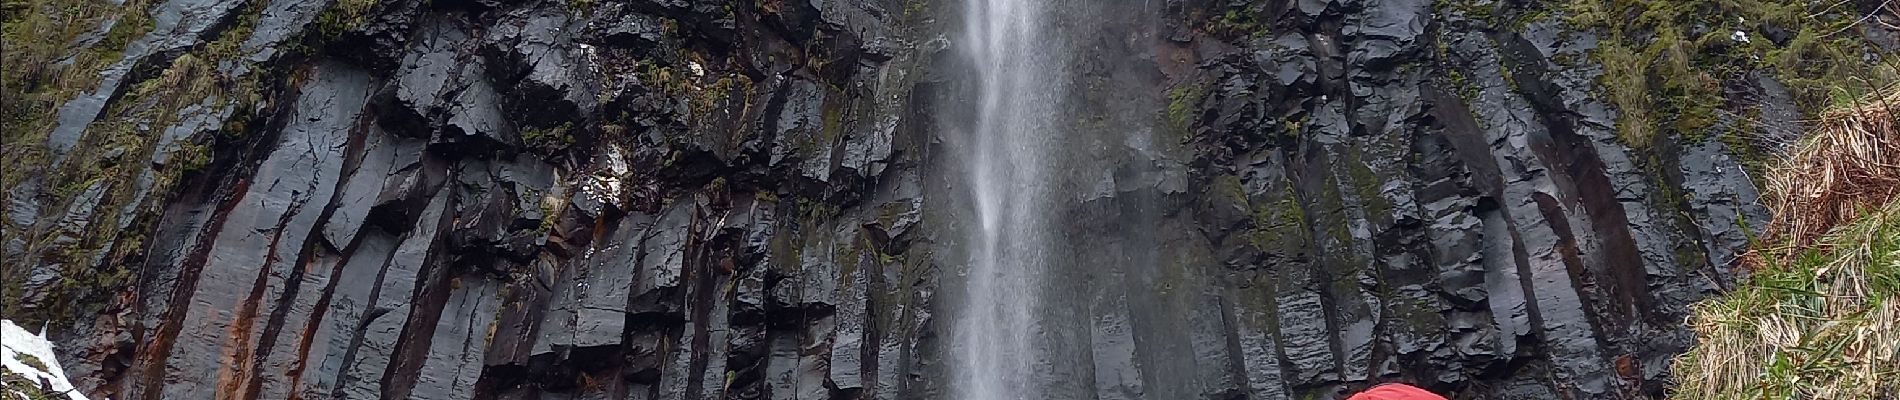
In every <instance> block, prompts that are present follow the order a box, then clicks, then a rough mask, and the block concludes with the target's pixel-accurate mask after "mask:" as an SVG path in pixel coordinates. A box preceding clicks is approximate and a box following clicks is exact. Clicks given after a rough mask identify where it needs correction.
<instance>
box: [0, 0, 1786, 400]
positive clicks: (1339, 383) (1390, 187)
mask: <svg viewBox="0 0 1900 400" xmlns="http://www.w3.org/2000/svg"><path fill="white" fill-rule="evenodd" d="M258 1H261V0H258ZM1212 3H1221V2H1204V1H1153V2H1146V1H1111V2H1099V3H1096V2H1080V1H1079V0H1076V1H1069V2H1067V3H1064V4H1065V5H1067V6H1073V7H1074V10H1075V11H1074V15H1075V17H1074V18H1076V20H1078V21H1079V20H1083V19H1088V20H1091V21H1095V20H1104V21H1109V22H1103V23H1101V24H1099V25H1087V24H1080V25H1077V26H1067V25H1065V27H1064V28H1062V29H1063V31H1062V32H1063V34H1064V35H1067V39H1066V41H1065V42H1064V43H1067V44H1070V45H1075V46H1077V47H1079V48H1082V49H1084V50H1080V51H1078V52H1077V54H1078V56H1077V57H1078V58H1079V60H1078V61H1077V62H1076V63H1075V64H1076V65H1078V66H1080V67H1078V68H1077V69H1078V70H1077V71H1076V73H1075V78H1074V80H1075V82H1073V85H1072V86H1074V87H1076V88H1080V89H1078V92H1079V93H1078V94H1077V96H1080V97H1081V98H1082V100H1080V101H1078V104H1077V105H1076V110H1075V114H1076V116H1077V117H1076V118H1075V119H1076V123H1075V126H1074V127H1070V128H1067V129H1066V130H1065V133H1064V135H1065V136H1064V138H1063V139H1061V140H1060V141H1059V144H1060V148H1061V149H1063V150H1061V151H1059V153H1061V154H1060V157H1061V158H1062V159H1063V160H1064V161H1067V162H1070V163H1071V164H1072V166H1071V167H1067V168H1068V169H1066V170H1065V171H1066V172H1065V173H1066V174H1067V175H1065V176H1067V177H1068V178H1065V179H1064V180H1061V181H1056V182H1050V185H1051V186H1052V187H1055V188H1059V189H1060V190H1062V191H1064V192H1066V193H1071V194H1073V196H1071V198H1070V199H1069V200H1070V201H1066V202H1065V203H1066V205H1064V206H1062V207H1061V208H1060V209H1056V210H1050V213H1051V215H1054V216H1055V217H1053V218H1052V220H1054V221H1058V222H1057V225H1058V226H1059V227H1060V229H1061V230H1062V232H1061V233H1062V235H1061V236H1062V237H1064V238H1065V239H1063V243H1062V244H1063V248H1065V249H1069V250H1066V251H1065V252H1064V253H1063V254H1058V255H1053V256H1052V258H1054V259H1056V260H1055V261H1052V265H1053V266H1052V268H1051V270H1052V271H1053V272H1052V274H1055V275H1056V277H1057V278H1059V279H1051V282H1056V283H1054V284H1052V285H1054V286H1056V287H1053V288H1051V289H1050V292H1051V293H1056V294H1055V295H1054V296H1058V297H1059V298H1057V299H1054V300H1051V301H1050V304H1051V306H1050V307H1049V310H1047V313H1048V314H1049V316H1048V318H1047V321H1048V322H1047V326H1046V327H1044V328H1046V329H1044V334H1046V335H1049V338H1050V340H1052V341H1053V342H1054V343H1059V344H1058V345H1055V346H1052V347H1053V348H1051V349H1048V351H1049V354H1050V356H1049V357H1048V359H1046V360H1042V361H1040V364H1039V367H1038V369H1037V371H1038V373H1039V374H1043V375H1044V376H1038V377H1037V378H1038V379H1039V380H1042V381H1048V382H1052V388H1051V393H1053V394H1060V395H1061V397H1064V398H1101V399H1242V398H1244V399H1295V398H1299V399H1304V398H1339V397H1343V395H1344V394H1345V393H1348V392H1349V391H1350V390H1355V389H1359V388H1363V387H1367V386H1369V385H1372V384H1376V383H1380V382H1388V381H1405V382H1411V383H1414V384H1419V385H1421V386H1426V387H1429V388H1432V389H1434V390H1438V391H1441V392H1444V393H1454V394H1457V395H1459V396H1460V397H1459V398H1495V399H1531V398H1540V399H1541V398H1631V397H1635V398H1643V397H1657V396H1660V395H1661V393H1662V388H1663V385H1664V384H1666V382H1668V380H1669V379H1670V377H1669V376H1668V375H1667V374H1668V363H1669V360H1670V359H1671V358H1672V357H1674V356H1675V355H1676V354H1678V353H1679V352H1681V351H1682V350H1683V349H1685V348H1686V347H1687V346H1688V345H1689V344H1690V343H1689V340H1690V339H1689V338H1690V336H1689V334H1688V333H1687V332H1686V330H1685V328H1684V327H1682V326H1681V324H1680V322H1681V321H1682V320H1683V317H1684V316H1685V315H1686V314H1685V313H1686V312H1687V307H1688V305H1690V304H1692V303H1693V302H1694V301H1696V300H1699V299H1702V298H1704V297H1707V296H1709V295H1710V294H1712V293H1715V292H1717V291H1719V290H1720V289H1721V288H1723V287H1726V286H1727V285H1728V284H1730V282H1732V281H1733V280H1734V279H1736V276H1735V275H1736V272H1735V271H1734V264H1735V263H1736V261H1735V260H1736V253H1737V252H1738V251H1740V250H1741V249H1742V248H1743V247H1745V246H1746V244H1747V241H1748V240H1749V237H1751V235H1752V234H1753V231H1751V230H1752V229H1758V228H1759V227H1760V226H1761V224H1762V221H1763V220H1764V219H1765V216H1766V214H1765V211H1764V210H1763V209H1762V207H1761V206H1760V205H1759V201H1758V200H1757V199H1756V196H1757V191H1756V188H1755V183H1754V182H1753V181H1751V180H1750V177H1749V175H1748V173H1747V171H1746V170H1745V169H1744V164H1745V163H1744V162H1743V160H1741V158H1742V157H1746V154H1751V153H1748V152H1746V151H1739V150H1737V149H1731V148H1729V147H1728V146H1729V145H1727V144H1724V143H1723V142H1722V141H1718V140H1700V141H1696V140H1689V139H1686V138H1685V139H1681V140H1670V141H1665V142H1664V143H1661V144H1657V145H1654V146H1650V147H1647V148H1634V147H1631V146H1626V145H1624V144H1623V143H1621V142H1620V141H1619V140H1618V138H1617V137H1616V134H1615V133H1614V129H1613V128H1614V127H1615V126H1616V124H1617V123H1618V119H1617V112H1618V111H1617V110H1615V109H1614V108H1613V107H1610V106H1609V105H1607V104H1606V103H1605V102H1604V101H1603V100H1601V99H1600V97H1601V96H1600V92H1599V91H1598V90H1597V88H1596V87H1595V85H1596V84H1597V82H1598V79H1597V78H1598V77H1599V76H1600V74H1602V67H1600V66H1596V65H1592V64H1591V62H1590V61H1588V60H1589V59H1590V58H1589V57H1588V52H1589V51H1590V48H1591V47H1590V46H1591V44H1590V43H1593V42H1594V40H1595V39H1594V38H1593V37H1591V36H1590V35H1589V34H1588V33H1584V32H1578V31H1573V30H1570V29H1568V28H1566V27H1564V26H1563V25H1562V20H1561V18H1557V17H1548V18H1543V19H1535V20H1533V21H1530V22H1527V23H1522V24H1514V25H1512V26H1490V25H1487V24H1485V23H1483V22H1480V21H1476V20H1472V19H1467V16H1465V15H1464V14H1462V13H1450V12H1447V11H1446V10H1436V9H1434V3H1433V2H1429V1H1424V0H1402V1H1372V0H1334V1H1289V2H1254V3H1259V4H1245V5H1226V4H1212ZM1232 3H1242V2H1232ZM305 4H314V3H308V2H283V1H270V2H262V3H259V4H258V5H248V3H245V2H235V1H203V0H194V1H186V0H175V1H171V2H165V3H163V5H161V6H158V7H157V8H154V9H153V13H154V15H155V16H156V17H157V18H156V20H157V27H158V28H159V29H156V30H154V32H155V33H154V34H151V35H147V36H146V37H144V38H141V39H139V40H137V41H134V42H133V43H132V44H131V45H130V47H129V48H128V49H127V51H126V52H125V54H124V57H125V60H124V61H122V62H120V63H118V64H115V65H114V66H113V68H112V69H111V70H108V71H107V75H106V77H105V79H104V80H103V81H104V82H103V83H102V85H101V86H100V87H98V88H94V90H91V91H89V92H87V93H81V94H80V95H79V96H80V97H79V98H77V99H74V100H72V101H70V102H68V103H66V106H65V108H64V109H62V110H61V113H60V118H59V122H60V123H59V124H58V126H55V127H48V128H49V129H51V130H52V135H51V136H49V139H48V143H47V144H46V145H45V146H46V147H47V149H48V150H49V151H51V152H52V154H55V155H63V154H65V153H67V152H69V151H71V150H72V149H74V148H75V147H76V146H78V144H80V143H87V142H86V141H84V140H82V138H83V137H84V136H85V135H91V134H94V133H92V132H94V131H97V129H94V130H90V131H89V130H88V129H87V126H88V124H91V123H93V122H95V120H105V119H110V118H117V116H114V115H107V114H102V113H103V110H107V109H110V108H109V107H108V106H111V105H113V102H115V101H119V100H117V99H119V98H121V97H122V96H120V94H121V93H122V92H124V91H126V90H127V89H126V88H127V87H131V86H132V85H135V84H137V83H139V81H143V80H149V79H154V78H153V77H151V76H146V75H150V74H144V73H142V72H139V71H140V68H145V67H141V66H144V65H151V64H161V65H162V64H166V63H170V62H171V61H170V60H171V59H173V58H177V57H178V52H179V51H180V50H179V49H183V48H188V47H191V46H194V45H199V44H203V43H202V42H204V41H205V40H206V39H209V38H211V37H214V36H215V34H216V33H217V32H218V31H219V30H220V29H227V28H228V27H227V26H226V25H227V24H221V23H219V21H229V20H232V19H234V18H238V17H237V16H236V15H235V14H232V13H245V12H274V13H279V14H284V18H276V17H270V18H264V19H262V20H260V21H268V22H267V23H263V24H261V25H260V26H258V27H257V28H256V29H255V31H254V32H250V33H249V36H248V39H247V40H246V41H243V43H244V46H243V48H242V49H243V52H242V53H243V54H242V55H241V57H240V58H239V59H236V60H224V61H226V63H224V64H220V65H221V66H220V67H219V68H218V69H217V70H218V71H223V72H225V73H229V74H236V75H237V76H238V77H252V78H257V79H260V80H261V82H263V83H262V84H260V86H259V87H260V88H259V89H258V90H256V92H255V93H254V94H255V96H248V97H247V96H236V95H232V96H218V97H210V98H206V99H205V100H204V101H202V102H193V103H192V104H193V106H192V107H191V108H188V109H187V110H188V111H189V112H187V113H183V114H184V115H187V116H188V117H184V118H179V119H175V120H163V121H165V122H167V123H168V126H157V127H153V129H157V130H162V131H163V133H162V139H160V140H163V142H162V143H163V145H161V146H160V147H161V148H162V149H163V150H159V151H155V152H153V154H151V155H150V160H149V162H147V161H146V160H140V161H138V162H145V163H146V164H147V165H144V166H143V167H142V168H144V169H145V172H146V173H145V174H143V175H137V176H145V177H146V178H145V179H146V180H141V181H137V182H143V183H134V184H130V187H132V188H133V189H137V190H132V191H129V192H127V193H134V194H132V195H129V198H130V199H131V200H126V199H127V197H128V195H126V194H125V193H122V192H123V191H121V190H119V187H117V186H106V185H102V184H94V185H92V186H74V187H73V188H72V189H57V188H53V187H48V186H45V185H47V184H46V183H42V182H40V181H39V180H28V181H26V183H23V184H21V185H18V187H14V188H6V189H7V190H8V191H9V192H10V193H16V195H12V196H10V197H9V201H8V202H7V205H6V208H7V210H6V213H5V215H6V218H7V220H8V223H9V226H20V227H26V228H21V230H14V231H11V232H26V233H27V235H26V237H20V236H14V235H10V237H8V238H7V240H6V242H5V252H6V253H5V254H6V257H7V259H8V260H25V261H27V264H28V266H26V267H19V266H8V268H7V269H6V272H7V279H10V280H19V281H21V282H24V284H23V286H22V287H23V288H24V289H22V290H21V291H20V292H18V293H8V296H9V297H8V298H7V299H6V300H7V301H10V302H12V301H17V302H22V303H25V304H27V305H28V309H36V308H33V307H41V304H42V303H46V304H51V303H55V302H60V301H66V302H72V301H75V300H71V299H74V298H82V299H88V300H90V301H92V303H87V305H86V306H84V307H79V308H77V310H80V311H82V313H81V314H79V315H74V316H70V318H69V319H64V320H55V321H51V322H52V323H53V324H54V326H55V327H56V329H55V331H56V332H55V338H56V339H58V340H59V341H60V342H61V346H60V349H62V351H67V352H70V353H71V354H66V355H63V357H62V360H61V361H62V364H65V365H68V366H69V368H68V371H70V372H71V373H72V375H73V376H74V378H75V382H76V383H77V384H79V385H80V386H81V387H82V389H84V390H86V391H87V392H88V393H94V394H97V395H99V396H100V397H110V398H123V399H161V398H246V399H249V398H257V399H278V398H298V399H316V398H351V399H356V398H408V399H464V398H476V399H534V398H541V399H609V398H611V399H712V398H739V399H788V400H789V399H916V398H950V397H951V394H952V393H954V387H953V385H954V382H953V381H952V380H951V379H950V378H949V376H951V373H952V371H947V370H946V369H945V365H946V364H945V363H944V358H945V357H946V354H948V353H950V352H954V351H956V349H953V348H949V346H950V343H953V342H952V341H948V340H945V339H946V337H945V335H947V334H949V332H951V330H950V329H948V324H951V323H955V320H956V317H957V315H958V312H959V311H958V310H956V305H957V304H958V301H957V300H958V299H957V297H958V296H959V295H960V293H961V292H960V288H961V287H960V283H959V282H958V280H959V279H960V274H961V273H962V272H963V271H964V269H965V267H964V264H965V263H966V260H964V256H963V254H964V252H963V250H962V249H961V248H960V247H959V246H960V245H961V244H960V243H958V240H956V238H957V236H956V235H955V232H957V229H962V228H960V227H959V224H966V223H969V222H968V221H967V219H968V215H967V214H968V213H969V211H967V207H966V206H967V202H968V201H969V199H968V198H967V197H968V193H966V192H965V189H964V187H965V185H963V182H962V180H964V179H968V177H967V176H966V175H967V174H965V173H964V172H963V171H961V170H960V169H959V168H960V164H959V163H961V162H964V160H959V159H958V157H959V154H961V153H960V152H959V151H957V150H958V149H960V147H959V146H963V145H965V144H964V143H962V141H963V140H965V138H963V137H962V133H960V132H959V131H957V129H956V128H957V127H958V126H959V125H958V122H959V121H962V120H964V119H968V118H970V116H969V115H968V114H969V110H968V102H969V101H972V98H971V96H970V94H971V93H972V90H973V89H972V88H970V87H968V86H969V84H968V83H967V82H964V81H962V80H960V78H959V76H960V75H959V74H962V73H964V71H965V70H967V69H969V66H968V65H964V64H963V63H966V61H962V60H960V59H959V58H958V56H957V55H956V51H958V47H957V46H956V45H955V44H954V43H951V42H953V41H952V40H949V39H946V38H947V37H955V35H949V34H947V33H948V32H953V31H954V30H955V29H956V28H955V27H956V24H955V22H956V19H957V18H960V17H959V15H961V9H960V5H959V4H956V3H954V2H916V1H910V2H905V1H895V0H890V1H886V0H825V1H764V2H733V3H732V4H726V3H721V2H704V1H685V0H630V1H609V0H598V1H575V2H558V1H540V2H537V1H473V2H454V1H451V2H434V3H430V2H422V1H415V0H385V1H381V2H376V3H375V4H374V5H372V6H369V7H368V8H366V9H364V10H357V11H354V12H358V13H362V14H361V15H359V16H360V18H353V19H348V21H350V23H351V24H353V25H349V26H342V27H338V26H330V25H326V24H334V23H338V22H335V21H336V18H334V17H332V16H328V15H326V14H322V13H325V12H336V10H328V11H326V10H319V9H316V8H317V7H314V6H307V5H305ZM247 7H248V8H247ZM1223 7H1228V8H1223ZM186 9H190V10H205V13H183V12H182V11H180V10H186ZM1228 9H1234V10H1242V11H1240V12H1244V13H1247V14H1248V15H1251V16H1250V17H1248V18H1250V20H1251V21H1255V23H1256V24H1259V29H1258V32H1250V33H1249V34H1248V35H1243V36H1244V37H1233V36H1234V35H1227V34H1216V33H1211V32H1213V30H1210V29H1203V27H1204V25H1205V24H1206V18H1203V17H1202V16H1204V15H1220V14H1221V13H1222V11H1221V10H1228ZM260 10H261V11H260ZM1111 16H1112V17H1113V18H1111ZM1105 60H1106V61H1105ZM1454 76H1455V77H1456V78H1453V77H1454ZM1742 84H1745V85H1750V86H1749V87H1748V88H1746V89H1748V90H1740V91H1737V93H1740V94H1738V96H1746V97H1747V98H1745V99H1742V100H1741V101H1737V102H1736V104H1756V106H1758V107H1760V108H1761V110H1760V111H1761V115H1763V116H1764V118H1761V119H1760V120H1759V121H1755V120H1738V121H1731V125H1732V126H1731V127H1730V128H1731V129H1757V130H1766V131H1772V132H1786V131H1789V130H1794V129H1797V128H1796V126H1797V125H1798V123H1797V122H1796V119H1797V118H1798V115H1799V113H1798V110H1793V109H1792V107H1793V106H1792V105H1791V104H1788V101H1787V99H1786V97H1787V94H1786V93H1785V92H1786V89H1785V88H1783V87H1782V85H1781V84H1780V83H1778V82H1776V81H1775V80H1774V78H1773V77H1772V76H1770V75H1766V74H1763V75H1759V76H1755V77H1753V78H1752V79H1750V80H1749V82H1743V83H1742ZM134 106H142V107H151V106H150V105H149V104H144V105H134ZM1748 124H1759V125H1760V126H1749V125H1748ZM200 145H202V146H207V147H209V148H210V149H211V151H210V152H209V154H207V155H205V156H206V157H208V158H209V160H206V163H205V165H204V166H203V167H202V168H203V169H201V170H194V171H195V172H192V173H188V174H183V175H177V176H178V177H177V178H176V179H175V181H173V180H169V179H167V180H163V181H165V182H169V183H166V184H154V183H150V182H149V181H151V180H154V179H158V178H155V177H158V176H169V175H166V174H177V172H176V171H175V170H172V169H169V168H172V167H170V165H173V164H174V163H176V162H177V161H176V160H175V159H176V158H178V157H181V156H180V155H181V154H184V153H182V152H175V151H174V150H175V148H179V147H183V146H200ZM136 157H144V155H143V154H139V155H136ZM69 162H76V161H66V160H58V161H55V164H60V163H69ZM53 190H71V191H73V193H75V195H74V196H71V197H72V199H73V200H71V201H68V202H64V203H60V204H41V203H38V202H35V201H33V199H36V198H43V197H45V196H44V195H35V194H36V193H39V194H43V193H49V192H50V191H53ZM102 204H103V205H102ZM101 224H104V225H101ZM115 228H116V229H118V230H122V231H128V232H138V233H137V234H136V235H133V234H126V235H125V236H122V237H121V236H114V237H113V238H115V239H109V240H99V239H93V238H92V237H91V236H87V234H86V233H85V232H89V231H93V230H99V229H115ZM9 264H14V263H11V262H10V263H9ZM104 265H130V266H132V267H130V268H131V272H130V273H129V276H128V277H127V278H125V279H124V280H121V281H104V282H107V283H104V284H102V285H105V286H102V287H88V288H79V289H75V288H72V287H67V286H62V285H63V283H62V282H61V280H62V279H63V278H62V277H63V276H66V275H68V274H69V272H70V271H81V270H83V269H84V268H98V267H99V266H104ZM60 290H85V291H87V292H85V293H86V294H87V296H81V297H75V296H62V295H59V294H60V292H59V291H60ZM62 299H64V300H62ZM51 307H52V306H50V305H47V306H44V307H43V309H52V308H51Z"/></svg>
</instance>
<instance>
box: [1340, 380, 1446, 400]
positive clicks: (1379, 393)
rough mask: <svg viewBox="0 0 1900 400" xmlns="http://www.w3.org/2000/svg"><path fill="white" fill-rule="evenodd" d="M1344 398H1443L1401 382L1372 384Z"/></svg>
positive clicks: (1441, 399)
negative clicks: (1368, 387) (1369, 387)
mask: <svg viewBox="0 0 1900 400" xmlns="http://www.w3.org/2000/svg"><path fill="white" fill-rule="evenodd" d="M1346 400H1445V397H1444V396H1439V395H1436V394H1432V392H1427V391H1425V389H1419V388H1416V387H1412V385H1407V384H1403V383H1387V384H1384V385H1379V386H1373V387H1372V388H1371V389H1366V391H1364V392H1359V394H1355V395H1352V397H1347V398H1346Z"/></svg>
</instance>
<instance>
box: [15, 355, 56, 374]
mask: <svg viewBox="0 0 1900 400" xmlns="http://www.w3.org/2000/svg"><path fill="white" fill-rule="evenodd" d="M17 359H18V360H20V363H21V364H26V366H28V367H33V369H36V370H39V371H40V372H51V371H52V369H48V368H46V362H45V361H41V360H40V358H39V357H35V356H33V355H32V354H20V355H19V356H18V358H17Z"/></svg>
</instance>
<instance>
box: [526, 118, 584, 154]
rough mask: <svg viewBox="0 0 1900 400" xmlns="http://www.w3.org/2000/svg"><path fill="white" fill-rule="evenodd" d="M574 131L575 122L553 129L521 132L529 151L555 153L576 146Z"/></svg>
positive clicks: (532, 129)
mask: <svg viewBox="0 0 1900 400" xmlns="http://www.w3.org/2000/svg"><path fill="white" fill-rule="evenodd" d="M573 131H574V123H573V122H564V123H561V125H559V126H555V127H551V128H539V127H534V128H528V129H524V130H522V131H521V143H522V144H523V145H526V146H528V148H529V149H535V150H540V151H547V152H553V151H556V150H560V149H564V148H567V146H572V145H574V133H573Z"/></svg>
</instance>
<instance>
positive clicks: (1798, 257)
mask: <svg viewBox="0 0 1900 400" xmlns="http://www.w3.org/2000/svg"><path fill="white" fill-rule="evenodd" d="M1897 104H1900V90H1894V89H1889V90H1887V94H1885V95H1880V96H1872V97H1869V98H1868V99H1867V100H1864V101H1862V102H1861V103H1860V104H1859V105H1854V106H1849V107H1844V108H1837V109H1834V110H1832V111H1828V112H1826V113H1824V114H1823V116H1822V118H1821V121H1820V122H1821V123H1820V126H1819V127H1818V128H1817V129H1816V131H1815V132H1814V133H1813V134H1812V135H1811V136H1810V137H1808V138H1807V139H1805V140H1804V141H1803V143H1802V146H1801V147H1800V148H1799V149H1798V150H1797V151H1795V152H1794V153H1793V155H1792V156H1791V157H1789V158H1788V159H1786V160H1783V161H1782V162H1781V163H1780V164H1779V165H1776V166H1774V167H1773V168H1772V169H1771V171H1770V174H1769V175H1770V176H1769V179H1768V180H1769V182H1770V184H1769V187H1768V191H1769V196H1768V197H1769V199H1770V203H1771V205H1770V206H1771V208H1772V210H1773V211H1774V213H1775V217H1774V220H1773V222H1772V223H1773V224H1774V225H1772V226H1771V227H1770V228H1769V233H1770V236H1768V239H1767V241H1766V242H1765V243H1773V245H1770V246H1761V245H1758V246H1757V247H1758V248H1757V249H1756V250H1755V251H1753V252H1752V253H1751V254H1750V255H1749V257H1748V259H1749V261H1748V262H1749V264H1750V265H1751V266H1752V267H1753V270H1754V271H1753V272H1754V275H1753V276H1751V277H1750V278H1749V279H1748V281H1747V282H1745V283H1743V284H1742V286H1741V287H1739V288H1737V289H1736V290H1735V291H1734V292H1731V293H1729V294H1727V295H1725V296H1723V297H1721V298H1718V299H1715V300H1712V301H1708V302H1704V303H1702V304H1698V305H1697V306H1696V307H1695V312H1694V315H1693V316H1692V317H1691V319H1690V321H1689V324H1690V326H1691V328H1692V329H1693V330H1694V331H1695V333H1696V338H1697V344H1696V347H1694V348H1693V349H1691V350H1690V351H1689V352H1688V353H1687V354H1684V355H1683V356H1682V357H1681V358H1679V359H1677V360H1676V363H1675V376H1676V378H1677V380H1678V386H1677V387H1676V389H1675V390H1674V391H1673V392H1672V393H1671V396H1670V398H1672V399H1680V400H1703V399H1891V398H1893V397H1891V396H1892V395H1893V394H1895V393H1900V201H1896V200H1900V197H1896V196H1895V195H1896V191H1900V124H1896V123H1895V116H1896V114H1894V113H1893V111H1895V110H1896V105H1897ZM1882 396H1886V397H1882Z"/></svg>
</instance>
